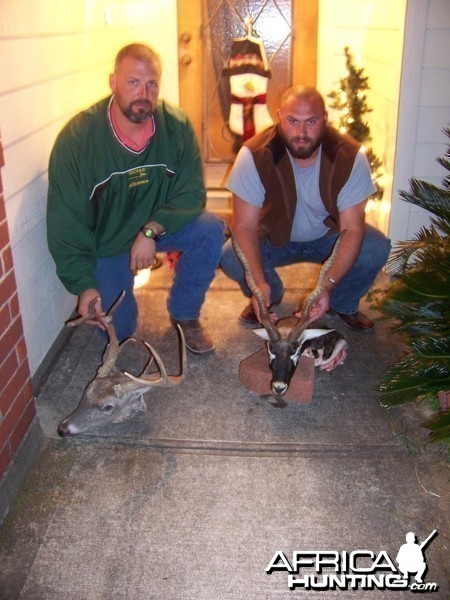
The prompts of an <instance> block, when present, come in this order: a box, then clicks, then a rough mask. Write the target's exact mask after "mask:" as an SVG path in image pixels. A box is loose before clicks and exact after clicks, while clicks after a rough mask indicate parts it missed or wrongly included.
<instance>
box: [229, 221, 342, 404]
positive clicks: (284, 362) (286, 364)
mask: <svg viewBox="0 0 450 600" xmlns="http://www.w3.org/2000/svg"><path fill="white" fill-rule="evenodd" d="M230 233H231V239H232V242H233V247H234V250H235V252H236V254H237V256H238V258H239V260H240V261H241V263H242V266H243V268H244V272H245V280H246V282H247V285H248V287H249V289H250V291H251V292H252V294H253V296H254V298H255V299H256V302H257V304H258V308H259V315H260V321H261V325H262V326H263V329H257V330H254V332H255V333H256V334H257V335H259V336H260V337H263V338H264V339H266V340H267V351H268V353H269V366H270V370H271V372H272V380H271V390H272V393H273V394H274V395H275V396H282V395H284V394H285V393H286V392H287V390H288V388H289V384H290V383H291V379H292V376H293V374H294V372H295V369H296V367H297V364H298V361H299V359H300V356H301V355H302V353H305V354H306V355H308V356H312V357H313V358H314V361H315V366H322V367H323V366H324V365H326V363H327V362H328V364H331V361H332V360H333V358H335V357H336V355H337V354H338V353H339V352H341V351H342V350H344V349H345V348H346V347H347V343H346V342H345V340H344V339H343V338H342V336H341V335H340V334H338V333H337V332H335V331H334V330H331V331H330V330H324V329H308V325H309V324H310V322H311V317H310V310H311V307H312V306H313V304H314V302H316V300H317V299H318V297H319V296H320V295H321V294H322V292H323V290H324V283H323V282H324V281H325V278H326V274H327V273H328V271H329V269H330V267H331V265H332V264H333V262H334V260H335V258H336V254H337V251H338V248H339V245H340V241H341V239H342V236H343V233H341V235H340V236H339V238H338V239H337V241H336V244H335V245H334V248H333V252H332V253H331V255H330V257H329V258H328V260H327V261H326V262H325V263H324V264H323V266H322V269H321V270H320V273H319V276H318V279H317V284H316V287H315V288H314V290H313V291H312V292H311V293H310V294H308V296H307V298H306V299H305V301H304V303H303V307H302V316H301V318H300V319H297V318H293V317H289V318H287V319H281V320H280V321H278V322H277V323H276V324H274V323H273V322H272V320H271V318H270V315H269V311H268V308H267V305H266V302H265V298H264V296H263V294H262V292H261V290H260V289H259V288H258V286H257V285H256V283H255V280H254V278H253V274H252V272H251V269H250V265H249V263H248V260H247V258H246V256H245V254H244V253H243V252H242V250H241V248H240V247H239V244H238V243H237V240H236V237H235V235H234V233H233V231H232V230H230ZM309 340H313V341H311V342H309ZM308 342H309V343H308ZM344 356H345V354H344ZM325 370H326V369H325Z"/></svg>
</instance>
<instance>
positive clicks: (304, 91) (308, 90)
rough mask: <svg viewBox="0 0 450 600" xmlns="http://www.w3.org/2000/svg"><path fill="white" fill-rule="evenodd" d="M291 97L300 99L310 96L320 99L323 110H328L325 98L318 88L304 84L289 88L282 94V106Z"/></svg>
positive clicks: (310, 97)
mask: <svg viewBox="0 0 450 600" xmlns="http://www.w3.org/2000/svg"><path fill="white" fill-rule="evenodd" d="M291 98H295V99H300V98H309V99H315V100H318V102H319V104H320V105H321V107H322V110H323V111H326V107H325V100H324V99H323V96H322V94H320V93H319V92H318V91H317V90H316V88H313V87H307V86H304V85H294V86H292V87H290V88H289V89H288V90H286V91H285V92H284V94H283V95H282V96H281V100H280V106H283V104H285V103H286V102H287V101H288V100H290V99H291Z"/></svg>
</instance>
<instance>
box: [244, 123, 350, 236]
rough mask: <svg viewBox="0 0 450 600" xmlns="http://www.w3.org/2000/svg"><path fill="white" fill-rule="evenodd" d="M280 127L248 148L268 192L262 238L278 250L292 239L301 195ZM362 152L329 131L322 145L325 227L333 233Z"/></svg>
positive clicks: (260, 135) (255, 139) (253, 140)
mask: <svg viewBox="0 0 450 600" xmlns="http://www.w3.org/2000/svg"><path fill="white" fill-rule="evenodd" d="M278 127H279V126H278V125H273V126H272V127H269V128H268V129H265V130H264V131H262V132H261V133H258V134H257V135H255V136H254V137H252V138H251V139H250V140H248V141H247V142H246V143H245V145H246V146H247V147H248V148H249V150H250V151H251V153H252V155H253V159H254V161H255V165H256V169H257V171H258V174H259V176H260V179H261V182H262V184H263V186H264V188H265V190H266V194H265V199H264V205H263V208H262V211H261V217H260V221H259V230H260V235H261V236H262V237H264V236H267V237H268V238H269V239H270V241H271V243H272V244H273V245H274V246H284V245H285V244H287V243H288V242H289V239H290V234H291V229H292V224H293V221H294V214H295V207H296V205H297V191H296V186H295V177H294V171H293V169H292V164H291V161H290V159H289V156H288V153H287V150H286V146H285V144H284V142H283V139H282V138H281V136H280V135H279V131H278ZM359 149H360V144H359V143H358V142H357V141H356V140H354V139H353V138H352V137H350V136H349V135H347V134H345V135H341V134H340V133H339V132H338V131H337V130H336V129H334V128H333V127H330V126H328V127H327V130H326V133H325V137H324V139H323V142H322V155H321V156H322V158H321V163H320V175H319V188H320V195H321V197H322V202H323V204H324V206H325V208H326V209H327V212H328V217H327V218H326V219H325V220H324V223H325V225H327V227H329V228H330V229H331V230H332V231H336V230H337V229H338V228H339V214H338V209H337V198H338V194H339V192H340V191H341V189H342V188H343V187H344V185H345V183H346V182H347V180H348V178H349V177H350V174H351V172H352V169H353V164H354V162H355V158H356V155H357V153H358V150H359Z"/></svg>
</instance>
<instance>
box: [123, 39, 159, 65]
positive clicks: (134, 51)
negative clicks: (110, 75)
mask: <svg viewBox="0 0 450 600" xmlns="http://www.w3.org/2000/svg"><path fill="white" fill-rule="evenodd" d="M128 56H131V57H132V58H135V59H136V60H141V61H143V62H146V63H153V64H156V65H158V68H159V70H160V71H161V58H160V56H159V54H158V53H157V52H156V50H153V48H152V47H151V46H147V45H146V44H137V43H136V44H128V46H124V47H123V48H122V49H121V50H119V52H118V53H117V56H116V60H115V61H114V70H117V67H118V66H119V65H120V63H121V62H122V61H123V60H124V59H125V58H127V57H128Z"/></svg>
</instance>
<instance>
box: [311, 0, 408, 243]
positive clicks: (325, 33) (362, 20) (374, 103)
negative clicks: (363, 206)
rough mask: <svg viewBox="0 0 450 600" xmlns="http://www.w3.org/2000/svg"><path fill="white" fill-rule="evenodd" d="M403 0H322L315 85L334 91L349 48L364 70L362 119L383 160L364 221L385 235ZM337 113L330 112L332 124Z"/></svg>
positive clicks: (390, 185) (324, 90)
mask: <svg viewBox="0 0 450 600" xmlns="http://www.w3.org/2000/svg"><path fill="white" fill-rule="evenodd" d="M405 10H406V0H395V1H394V2H393V1H392V0H338V1H337V2H336V1H335V0H321V1H320V4H319V29H318V33H319V44H318V45H319V53H318V54H319V55H318V77H317V81H318V84H317V87H318V89H319V90H320V91H321V92H322V93H323V94H324V95H326V94H328V93H329V92H330V91H331V90H335V89H338V88H339V80H340V78H342V77H344V72H345V56H344V52H343V49H344V47H345V46H348V47H349V49H350V52H351V54H352V55H353V57H354V58H355V62H356V65H358V66H359V67H360V68H361V67H363V68H364V76H366V77H368V78H369V79H368V84H369V87H370V89H369V90H368V91H367V102H368V105H369V106H370V107H371V108H372V109H373V111H372V112H370V113H367V115H366V117H367V121H368V124H369V127H370V132H371V136H372V138H373V141H372V147H373V150H374V152H375V154H376V155H377V156H378V157H379V158H380V160H381V161H382V162H383V169H384V172H385V181H384V197H383V201H382V203H381V204H379V205H378V206H379V208H378V210H377V211H374V212H371V213H369V214H368V220H369V222H371V223H373V224H374V225H376V226H378V227H379V228H380V229H381V230H382V231H384V232H385V233H388V216H389V209H390V201H391V195H392V177H393V170H394V159H395V144H396V133H397V107H398V95H399V88H400V78H401V57H402V48H403V33H404V20H405ZM338 117H339V115H338V114H336V112H335V111H330V118H331V120H332V121H333V120H334V121H335V122H337V120H338Z"/></svg>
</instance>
